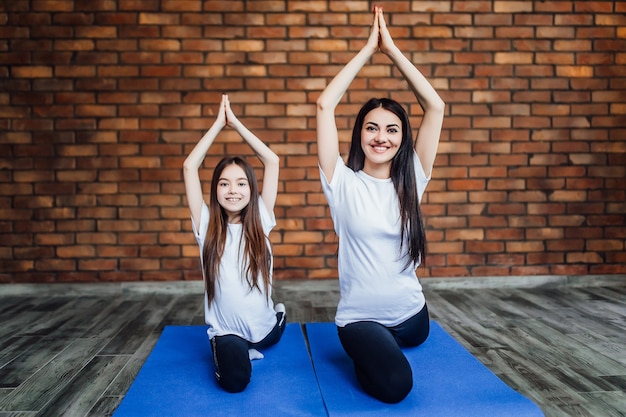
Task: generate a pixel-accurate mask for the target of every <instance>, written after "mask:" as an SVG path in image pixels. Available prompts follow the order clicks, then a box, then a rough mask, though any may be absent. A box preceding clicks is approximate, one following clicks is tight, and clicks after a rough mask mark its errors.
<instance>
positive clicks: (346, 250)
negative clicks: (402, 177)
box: [320, 153, 430, 327]
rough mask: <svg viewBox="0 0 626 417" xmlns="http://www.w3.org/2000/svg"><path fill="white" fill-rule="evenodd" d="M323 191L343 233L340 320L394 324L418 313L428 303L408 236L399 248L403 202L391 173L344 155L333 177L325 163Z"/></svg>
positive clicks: (417, 166)
mask: <svg viewBox="0 0 626 417" xmlns="http://www.w3.org/2000/svg"><path fill="white" fill-rule="evenodd" d="M413 169H414V170H415V176H416V180H417V193H418V197H419V199H420V201H421V198H422V195H423V194H424V190H425V189H426V185H427V184H428V181H429V179H430V178H426V176H425V174H424V169H423V168H422V165H421V163H420V160H419V158H418V157H417V154H415V153H414V156H413ZM320 178H321V182H322V188H323V191H324V195H325V196H326V199H327V201H328V204H329V206H330V212H331V216H332V219H333V223H334V227H335V232H336V233H337V236H338V237H339V255H338V269H339V286H340V293H341V297H340V300H339V305H338V306H337V314H336V316H335V323H336V324H337V325H338V326H340V327H343V326H345V325H347V324H349V323H352V322H355V321H364V320H367V321H375V322H378V323H381V324H383V325H385V326H395V325H398V324H400V323H402V322H403V321H405V320H406V319H408V318H410V317H411V316H413V315H415V314H417V313H418V312H419V311H420V310H421V309H422V307H423V306H424V304H425V302H426V301H425V299H424V294H423V293H422V286H421V285H420V283H419V280H418V278H417V275H416V274H415V269H416V268H417V266H418V265H416V264H415V265H413V264H411V265H410V266H409V267H408V268H405V265H406V264H407V259H408V254H407V249H408V242H405V244H404V247H403V248H402V253H401V252H400V231H401V220H400V204H399V201H398V196H397V194H396V190H395V188H394V186H393V182H392V180H391V178H388V179H378V178H374V177H371V176H369V175H367V174H366V173H364V172H363V171H358V172H354V171H352V169H350V168H348V167H347V166H346V165H345V164H344V162H343V160H342V159H341V157H339V158H337V164H336V166H335V171H334V173H333V177H332V181H331V182H330V183H329V182H328V180H327V179H326V177H325V176H324V173H323V171H322V170H321V169H320Z"/></svg>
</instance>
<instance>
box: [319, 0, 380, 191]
mask: <svg viewBox="0 0 626 417" xmlns="http://www.w3.org/2000/svg"><path fill="white" fill-rule="evenodd" d="M374 11H375V14H374V22H373V24H372V31H371V33H370V36H369V38H368V40H367V43H366V44H365V46H364V47H363V48H362V49H361V50H360V51H359V53H358V54H357V55H355V56H354V58H352V59H351V60H350V62H348V63H347V64H346V65H345V66H344V67H343V68H342V69H341V71H339V73H338V74H337V75H336V76H335V78H333V80H332V81H331V82H330V83H329V84H328V86H326V88H325V89H324V91H323V92H322V94H321V95H320V96H319V98H318V99H317V154H318V159H319V164H320V168H321V169H322V172H323V173H324V175H325V176H326V179H327V180H328V181H331V180H332V177H333V174H334V171H335V164H336V163H337V157H338V156H339V135H338V133H337V124H336V123H335V108H336V107H337V104H339V102H340V101H341V98H342V97H343V95H344V94H345V92H346V91H347V90H348V87H350V84H351V83H352V81H353V80H354V78H355V77H356V75H357V74H358V73H359V71H360V70H361V68H363V66H364V65H365V64H366V63H367V61H368V60H369V59H370V58H371V57H372V55H374V53H375V52H376V50H377V49H378V37H379V28H378V18H377V12H378V8H377V7H375V8H374Z"/></svg>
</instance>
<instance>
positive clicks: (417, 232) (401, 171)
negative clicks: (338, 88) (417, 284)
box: [347, 98, 426, 268]
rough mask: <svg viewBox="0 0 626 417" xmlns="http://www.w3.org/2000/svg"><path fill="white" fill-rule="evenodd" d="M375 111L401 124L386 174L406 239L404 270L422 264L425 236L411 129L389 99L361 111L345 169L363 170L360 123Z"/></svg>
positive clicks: (377, 100) (400, 109)
mask: <svg viewBox="0 0 626 417" xmlns="http://www.w3.org/2000/svg"><path fill="white" fill-rule="evenodd" d="M379 107H382V108H383V109H385V110H389V111H390V112H392V113H393V114H395V115H396V116H398V118H400V120H401V121H402V142H401V143H400V148H399V149H398V153H397V154H396V156H394V158H393V160H392V161H391V172H390V174H391V180H392V182H393V186H394V188H395V189H396V194H397V195H398V201H399V202H400V219H401V224H402V228H401V236H406V240H407V241H408V246H409V247H408V249H407V252H408V256H409V259H408V260H407V264H406V265H405V267H407V268H408V267H409V265H410V264H411V262H413V263H415V264H417V263H423V262H424V256H425V254H426V234H425V232H424V225H423V222H422V213H421V211H420V205H419V198H418V195H417V180H416V178H415V171H414V170H413V155H414V153H415V151H414V145H413V136H412V133H411V125H410V123H409V115H408V114H407V113H406V111H405V110H404V108H403V107H402V105H400V103H398V102H397V101H395V100H392V99H389V98H372V99H370V100H369V101H368V102H367V103H365V104H364V105H363V107H361V110H360V111H359V114H358V115H357V117H356V120H355V122H354V128H353V129H352V143H351V145H350V153H349V154H348V162H347V166H348V167H349V168H351V169H352V170H353V171H355V172H356V171H359V170H361V169H363V166H364V164H365V153H364V152H363V148H362V146H361V131H362V129H363V122H364V121H365V116H367V114H368V113H369V112H370V111H372V110H374V109H376V108H379ZM400 242H401V243H400V250H401V251H402V249H403V246H404V244H405V239H401V241H400Z"/></svg>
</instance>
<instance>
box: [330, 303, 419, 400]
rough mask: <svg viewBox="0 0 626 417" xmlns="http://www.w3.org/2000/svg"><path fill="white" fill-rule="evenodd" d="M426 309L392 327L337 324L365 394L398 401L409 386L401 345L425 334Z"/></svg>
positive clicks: (413, 343)
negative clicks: (341, 325)
mask: <svg viewBox="0 0 626 417" xmlns="http://www.w3.org/2000/svg"><path fill="white" fill-rule="evenodd" d="M429 331H430V321H429V317H428V308H427V307H426V305H424V308H423V309H422V310H421V311H420V312H419V313H417V314H416V315H415V316H413V317H411V318H409V319H408V320H406V321H405V322H403V323H400V324H399V325H397V326H394V327H385V326H383V325H382V324H379V323H376V322H373V321H359V322H355V323H350V324H348V325H346V326H345V327H337V332H338V334H339V340H340V341H341V345H342V346H343V348H344V350H345V351H346V353H347V354H348V356H350V358H351V359H352V361H353V363H354V371H355V373H356V377H357V380H358V381H359V383H360V384H361V386H362V387H363V389H364V390H365V392H367V393H368V394H369V395H371V396H372V397H374V398H377V399H379V400H380V401H383V402H386V403H397V402H400V401H402V400H403V399H404V398H405V397H406V396H407V395H408V394H409V392H410V391H411V389H412V388H413V372H412V370H411V365H410V364H409V362H408V360H407V359H406V357H405V356H404V354H403V353H402V350H401V346H417V345H420V344H422V343H423V342H424V341H425V340H426V338H427V337H428V333H429Z"/></svg>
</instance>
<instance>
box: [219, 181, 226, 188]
mask: <svg viewBox="0 0 626 417" xmlns="http://www.w3.org/2000/svg"><path fill="white" fill-rule="evenodd" d="M218 187H228V183H226V182H220V183H219V184H218Z"/></svg>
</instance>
